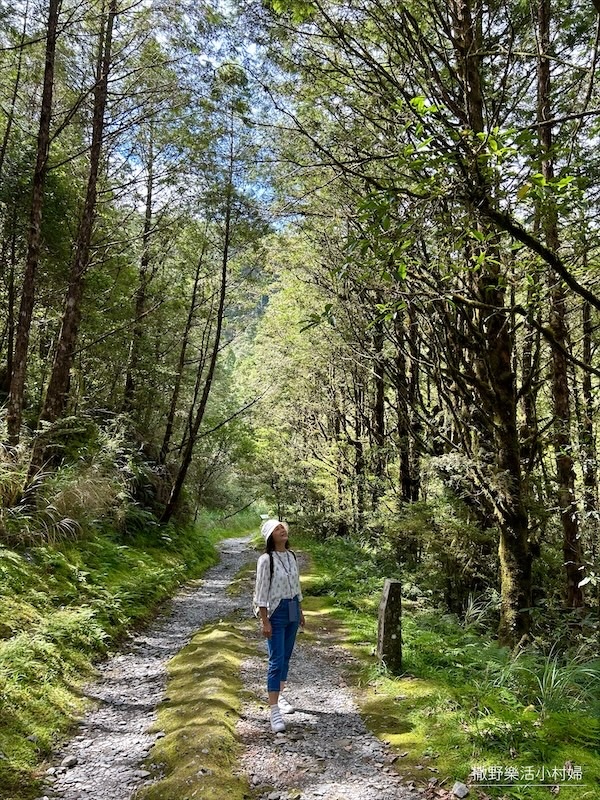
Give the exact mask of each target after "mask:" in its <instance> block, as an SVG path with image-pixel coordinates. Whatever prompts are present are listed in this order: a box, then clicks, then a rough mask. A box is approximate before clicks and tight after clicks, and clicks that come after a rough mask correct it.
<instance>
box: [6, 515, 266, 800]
mask: <svg viewBox="0 0 600 800" xmlns="http://www.w3.org/2000/svg"><path fill="white" fill-rule="evenodd" d="M253 526H255V520H254V516H253V515H251V516H248V517H246V518H242V517H241V515H240V517H238V518H236V519H235V520H228V521H227V522H226V523H225V524H224V525H223V524H219V522H218V520H217V519H215V518H214V516H211V515H208V514H203V515H202V516H201V517H200V519H199V520H198V522H197V524H196V525H195V526H191V527H187V528H175V527H173V526H170V527H167V528H159V527H157V526H155V527H151V528H149V529H148V530H146V531H143V532H139V533H137V534H136V535H135V536H130V537H127V538H125V537H124V536H123V534H121V535H117V534H115V533H113V532H111V531H104V532H97V531H96V532H89V533H88V534H87V536H86V537H85V538H82V539H79V540H78V541H75V542H62V543H58V544H55V545H46V546H40V547H30V548H27V549H22V550H11V549H8V548H6V547H2V546H0V797H1V798H2V800H30V799H31V798H33V797H35V796H36V795H38V794H39V782H38V781H36V770H38V769H39V766H40V764H41V763H42V762H43V760H44V759H45V758H47V757H48V756H49V755H50V753H51V751H52V749H53V748H54V747H55V746H56V744H57V743H58V741H59V740H60V739H61V738H62V737H64V736H65V735H67V733H68V732H69V731H70V730H71V729H72V727H73V725H74V723H75V722H76V720H77V718H78V716H79V715H80V714H81V713H82V712H83V711H84V709H85V705H86V701H85V698H84V697H83V694H82V690H81V687H82V685H83V683H84V681H85V680H87V679H89V678H90V677H91V675H92V674H93V662H94V661H95V660H97V659H98V658H101V657H102V656H105V655H106V654H108V653H109V651H110V650H111V649H112V648H114V646H115V645H116V643H117V642H118V641H119V639H120V638H121V637H122V636H123V634H124V633H125V632H126V631H128V630H129V629H131V628H132V627H133V626H135V625H137V624H140V623H141V622H142V621H144V620H145V619H147V618H148V617H150V616H151V615H152V614H154V613H155V611H156V607H157V605H158V604H160V603H161V602H163V601H165V600H166V599H168V598H169V597H170V596H171V595H172V594H173V593H174V592H175V591H176V590H177V588H178V587H179V586H180V585H181V584H182V583H184V582H186V581H188V580H190V579H193V578H196V577H199V576H200V575H201V574H202V573H203V572H204V571H205V570H206V568H207V567H209V566H210V565H211V564H214V563H215V562H216V560H217V554H216V550H215V547H214V543H215V542H216V541H217V540H218V539H220V538H223V537H224V536H234V535H240V534H241V533H245V532H247V531H248V530H249V529H250V528H251V527H253Z"/></svg>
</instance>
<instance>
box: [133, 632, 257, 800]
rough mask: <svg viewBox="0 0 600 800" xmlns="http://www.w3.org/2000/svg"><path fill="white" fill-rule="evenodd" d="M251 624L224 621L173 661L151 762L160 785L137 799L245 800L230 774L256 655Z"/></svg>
mask: <svg viewBox="0 0 600 800" xmlns="http://www.w3.org/2000/svg"><path fill="white" fill-rule="evenodd" d="M253 630H254V626H253V625H252V622H251V621H248V622H242V623H240V622H239V621H237V620H236V622H235V623H232V622H229V621H221V622H219V623H215V624H210V625H207V626H206V627H204V628H203V629H202V630H201V631H199V632H198V633H197V634H196V635H195V636H194V638H193V639H192V641H191V642H190V644H189V645H188V646H187V647H185V648H184V649H183V650H181V651H180V652H179V653H178V654H177V655H176V656H175V658H173V659H172V660H171V662H170V663H169V668H168V671H169V680H168V684H167V693H166V698H167V699H165V701H164V702H163V703H162V704H161V706H160V707H159V711H158V721H157V727H156V730H157V731H163V732H164V734H165V736H164V738H161V739H158V740H157V742H156V744H155V746H154V747H153V749H152V754H151V757H150V759H149V760H148V762H147V763H148V768H149V769H150V770H151V771H156V772H160V774H161V776H162V777H161V779H160V780H158V781H157V782H156V783H153V784H152V785H151V786H147V787H143V788H142V789H140V790H139V791H138V792H137V794H136V800H194V798H203V800H223V798H225V797H226V798H227V799H228V800H243V799H244V798H248V797H249V796H250V790H249V787H248V783H247V781H246V780H245V779H244V778H243V777H241V776H237V775H235V774H233V767H234V766H235V765H236V764H237V762H238V757H239V751H240V745H239V743H238V741H237V739H236V735H235V724H236V720H237V717H238V712H239V708H240V691H241V688H242V686H241V682H240V665H241V662H242V660H243V659H244V658H245V657H247V656H250V655H252V654H254V652H255V650H254V648H252V647H251V646H250V645H249V644H248V642H249V641H250V634H251V631H253Z"/></svg>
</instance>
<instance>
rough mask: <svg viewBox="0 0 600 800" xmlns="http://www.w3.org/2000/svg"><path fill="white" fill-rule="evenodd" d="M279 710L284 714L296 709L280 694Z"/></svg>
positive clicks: (291, 712)
mask: <svg viewBox="0 0 600 800" xmlns="http://www.w3.org/2000/svg"><path fill="white" fill-rule="evenodd" d="M279 710H280V711H281V713H282V714H293V713H294V711H295V710H296V709H295V707H294V706H293V705H292V704H291V703H288V701H287V700H286V698H285V697H284V696H283V695H281V694H280V695H279Z"/></svg>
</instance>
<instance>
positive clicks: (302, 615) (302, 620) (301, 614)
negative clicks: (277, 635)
mask: <svg viewBox="0 0 600 800" xmlns="http://www.w3.org/2000/svg"><path fill="white" fill-rule="evenodd" d="M304 623H305V619H304V612H303V611H302V609H300V627H301V628H303V627H304Z"/></svg>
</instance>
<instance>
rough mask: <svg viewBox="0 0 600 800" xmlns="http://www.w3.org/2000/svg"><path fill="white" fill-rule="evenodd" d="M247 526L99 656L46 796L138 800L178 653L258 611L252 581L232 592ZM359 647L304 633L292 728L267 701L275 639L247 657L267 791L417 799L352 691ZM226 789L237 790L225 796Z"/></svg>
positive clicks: (252, 734)
mask: <svg viewBox="0 0 600 800" xmlns="http://www.w3.org/2000/svg"><path fill="white" fill-rule="evenodd" d="M248 541H249V539H248V538H245V539H227V540H225V541H224V542H223V543H222V544H221V561H220V563H219V564H218V565H217V566H215V567H213V568H212V569H210V570H209V571H208V572H207V573H206V575H205V577H204V579H203V580H202V581H198V582H196V583H194V584H191V585H190V586H188V587H187V588H186V589H185V590H184V591H182V592H181V593H180V594H178V595H177V596H176V597H175V598H174V599H173V601H172V603H171V604H170V609H169V611H168V613H166V614H163V615H161V616H160V617H159V618H158V619H157V620H156V621H155V623H154V624H152V626H151V627H149V628H148V629H146V630H145V631H144V632H143V633H142V634H140V635H137V636H135V637H134V638H132V639H131V640H130V642H129V643H128V645H126V646H125V648H124V650H123V652H122V653H121V654H119V655H117V656H115V657H113V658H111V659H110V660H109V661H107V662H106V663H105V664H104V665H102V666H101V667H100V678H99V680H98V681H97V682H96V683H94V684H93V685H92V686H90V687H88V690H87V695H88V696H89V697H91V698H92V699H94V700H95V701H96V704H97V706H96V708H95V709H94V710H93V711H91V712H90V713H89V714H88V715H87V716H86V718H85V720H84V722H83V723H82V725H81V730H80V733H79V735H78V736H76V737H75V738H74V739H73V740H72V741H70V742H69V743H68V744H67V745H65V747H64V748H63V750H62V751H61V752H60V753H59V754H57V763H56V766H53V767H51V768H50V769H49V770H48V774H47V788H46V789H45V795H44V797H45V798H48V800H52V798H64V800H88V798H90V799H92V798H93V800H128V798H131V797H132V795H133V794H134V792H135V790H136V789H137V788H138V787H140V786H141V785H142V784H144V783H146V782H148V781H152V779H153V777H154V776H153V775H151V774H150V773H149V772H147V771H146V770H144V769H142V768H141V767H140V764H141V763H142V762H143V760H144V758H145V756H146V755H147V754H148V752H149V751H150V749H151V748H152V746H153V744H154V743H155V741H156V740H157V738H159V737H160V736H161V733H158V734H157V733H148V728H149V727H150V726H152V724H153V723H154V722H155V720H156V714H155V709H156V706H157V704H158V703H159V702H160V701H161V699H162V696H163V694H164V688H165V681H166V665H167V662H168V661H169V660H170V659H171V658H172V657H173V656H174V655H175V654H176V653H177V652H178V651H179V650H181V648H182V647H184V646H185V645H186V644H187V643H188V641H189V640H190V638H191V637H192V636H193V635H194V633H195V632H196V631H197V630H198V629H199V628H201V627H202V626H203V625H205V624H207V623H209V622H211V621H215V620H218V619H221V618H223V617H226V616H227V615H229V614H231V613H233V612H235V611H239V612H240V614H241V616H244V617H248V616H249V614H250V612H249V609H250V596H249V591H250V589H249V586H247V587H246V589H245V591H244V593H243V594H242V595H240V596H238V597H230V596H228V595H227V594H226V588H227V586H228V585H229V583H230V582H231V580H232V578H233V577H234V575H235V573H236V572H237V571H238V570H239V569H240V568H241V567H242V566H244V565H245V564H247V563H248V562H249V561H254V560H255V559H256V553H255V552H254V551H252V550H251V549H249V548H248V546H247V545H248ZM347 658H348V656H347V654H346V653H345V651H344V650H343V649H342V648H339V647H337V646H335V645H327V644H326V643H317V644H311V645H309V644H307V643H305V642H303V640H302V635H300V636H299V640H298V645H297V648H296V651H295V653H294V658H293V667H292V670H291V672H290V689H291V691H290V696H291V697H292V698H293V700H294V701H295V703H296V706H297V710H296V712H295V713H294V714H290V715H287V716H286V717H285V720H286V723H287V726H288V730H287V731H286V733H285V734H278V735H277V736H274V735H273V734H272V733H271V731H270V727H269V724H268V712H267V706H266V703H265V687H264V682H265V668H266V648H265V643H264V641H259V640H258V639H257V654H256V656H255V657H252V658H250V659H249V660H247V661H246V662H245V663H244V664H243V668H242V679H243V683H244V686H245V688H246V689H247V690H248V692H249V693H250V694H251V696H253V697H254V699H253V701H252V702H247V703H245V705H244V707H243V709H242V715H241V718H240V720H239V723H238V732H239V735H240V737H241V739H242V741H243V742H244V743H245V745H246V752H245V755H244V757H243V759H242V762H241V764H240V771H241V772H242V773H244V774H246V775H247V776H248V779H249V781H250V784H251V786H252V787H253V788H254V792H255V795H256V797H260V798H263V799H264V800H267V798H269V800H414V799H415V798H417V797H420V798H422V797H423V795H422V794H419V795H418V794H417V793H415V792H414V791H411V790H410V789H409V788H407V787H404V786H402V785H401V782H400V777H399V776H398V773H397V772H396V770H395V768H394V767H393V766H392V762H393V760H394V759H393V756H391V755H390V753H389V751H388V749H387V748H386V746H385V745H384V744H382V743H381V742H379V740H377V739H376V738H375V737H374V736H373V735H372V734H370V733H369V732H368V731H367V729H366V728H365V726H364V724H363V722H362V720H361V718H360V716H359V714H358V711H357V708H356V705H355V703H354V700H353V697H352V693H351V691H350V690H349V688H348V687H347V686H346V685H345V683H344V680H343V678H342V677H341V669H340V667H341V665H342V663H343V662H344V661H345V660H346V659H347ZM224 800H226V799H225V798H224Z"/></svg>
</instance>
